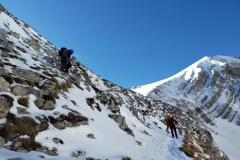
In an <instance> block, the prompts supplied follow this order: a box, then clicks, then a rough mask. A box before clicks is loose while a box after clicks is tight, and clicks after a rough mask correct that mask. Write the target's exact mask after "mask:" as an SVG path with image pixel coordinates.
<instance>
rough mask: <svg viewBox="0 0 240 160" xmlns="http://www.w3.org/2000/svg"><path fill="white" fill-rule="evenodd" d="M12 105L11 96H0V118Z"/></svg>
mask: <svg viewBox="0 0 240 160" xmlns="http://www.w3.org/2000/svg"><path fill="white" fill-rule="evenodd" d="M12 105H13V98H12V97H9V96H7V95H1V96H0V119H1V118H5V117H6V116H7V114H8V113H9V110H10V107H11V106H12Z"/></svg>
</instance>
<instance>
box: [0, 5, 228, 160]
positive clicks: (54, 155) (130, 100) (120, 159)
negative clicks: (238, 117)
mask: <svg viewBox="0 0 240 160" xmlns="http://www.w3.org/2000/svg"><path fill="white" fill-rule="evenodd" d="M0 21H1V23H0V159H1V160H5V159H20V160H22V159H27V160H33V159H34V160H36V159H58V160H59V159H60V160H61V159H68V160H71V159H87V160H95V159H101V160H102V159H109V160H180V159H181V160H188V159H219V160H228V156H227V155H226V154H225V153H224V152H223V151H222V150H220V149H218V146H217V145H216V144H215V143H214V141H213V137H212V134H211V132H209V129H210V127H208V126H206V125H205V124H204V123H202V122H201V121H200V119H199V118H198V117H197V116H195V115H194V114H192V112H191V111H190V110H186V109H180V108H177V107H174V106H175V104H174V103H173V101H171V102H170V101H169V103H168V102H166V101H165V99H163V100H154V99H152V98H148V97H145V96H142V95H141V94H138V93H136V92H133V91H132V90H127V89H125V88H122V87H120V86H117V85H116V84H113V83H111V82H109V81H108V80H106V79H103V78H102V77H100V76H98V75H96V74H95V73H93V72H92V71H90V70H89V69H87V68H86V67H85V66H84V65H82V64H81V63H80V62H77V60H76V58H75V57H72V59H71V61H72V64H73V67H72V68H71V69H70V72H69V74H63V73H62V72H60V71H59V69H58V68H59V64H60V62H59V56H58V49H57V48H55V47H54V45H53V44H51V43H50V42H49V41H48V40H47V39H45V38H44V37H43V36H41V35H40V34H39V33H38V32H37V31H36V30H34V29H33V28H31V27H30V26H29V25H27V24H26V23H24V22H23V21H20V20H18V19H17V18H16V17H14V16H13V15H11V14H10V13H9V12H8V11H7V10H6V9H5V8H4V7H3V6H1V5H0ZM75 54H77V53H75ZM166 97H167V96H166ZM167 114H172V115H173V116H175V117H176V119H177V120H178V121H179V123H180V124H179V125H178V133H179V138H178V139H173V138H172V137H171V135H170V134H168V133H167V132H166V131H165V129H166V125H165V121H164V119H165V116H166V115H167ZM190 124H191V125H190Z"/></svg>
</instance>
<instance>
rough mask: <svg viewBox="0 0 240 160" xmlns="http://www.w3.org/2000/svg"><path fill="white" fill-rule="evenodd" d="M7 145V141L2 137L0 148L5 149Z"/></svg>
mask: <svg viewBox="0 0 240 160" xmlns="http://www.w3.org/2000/svg"><path fill="white" fill-rule="evenodd" d="M4 144H5V139H4V138H3V137H1V136H0V148H3V147H4Z"/></svg>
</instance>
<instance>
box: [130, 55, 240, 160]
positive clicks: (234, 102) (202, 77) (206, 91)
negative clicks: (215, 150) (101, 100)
mask: <svg viewBox="0 0 240 160" xmlns="http://www.w3.org/2000/svg"><path fill="white" fill-rule="evenodd" d="M239 82H240V58H239V57H226V56H210V57H204V58H202V59H201V60H199V61H198V62H196V63H194V64H193V65H191V66H189V67H188V68H186V69H184V70H183V71H181V72H179V73H178V74H176V75H174V76H172V77H170V78H168V79H165V80H162V81H158V82H155V83H152V84H148V85H144V86H140V87H133V88H132V90H134V91H136V92H138V93H141V94H142V95H144V96H148V97H151V98H152V99H154V100H161V101H163V102H165V103H169V104H171V105H173V106H176V107H178V108H181V109H183V110H191V111H193V112H194V113H196V115H198V117H200V118H201V120H202V121H204V122H205V123H206V124H207V125H208V126H209V127H210V128H211V130H212V133H215V134H214V138H215V141H216V143H217V144H218V145H219V147H220V148H221V149H223V150H224V151H225V152H226V153H227V154H229V157H230V159H236V160H237V158H238V157H240V154H239V151H238V150H239V147H240V141H238V135H239V134H240V127H239V126H240V83H239Z"/></svg>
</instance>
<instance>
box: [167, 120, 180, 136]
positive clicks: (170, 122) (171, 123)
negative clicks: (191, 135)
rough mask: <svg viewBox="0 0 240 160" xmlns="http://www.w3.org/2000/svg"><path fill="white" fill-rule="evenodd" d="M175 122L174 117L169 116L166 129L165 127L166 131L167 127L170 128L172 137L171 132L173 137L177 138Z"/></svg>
mask: <svg viewBox="0 0 240 160" xmlns="http://www.w3.org/2000/svg"><path fill="white" fill-rule="evenodd" d="M176 124H178V122H177V121H176V120H175V119H174V118H172V117H171V116H168V117H167V129H166V131H167V132H168V128H170V129H171V133H172V138H174V134H173V133H175V137H176V138H178V135H177V130H176V127H175V125H176Z"/></svg>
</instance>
